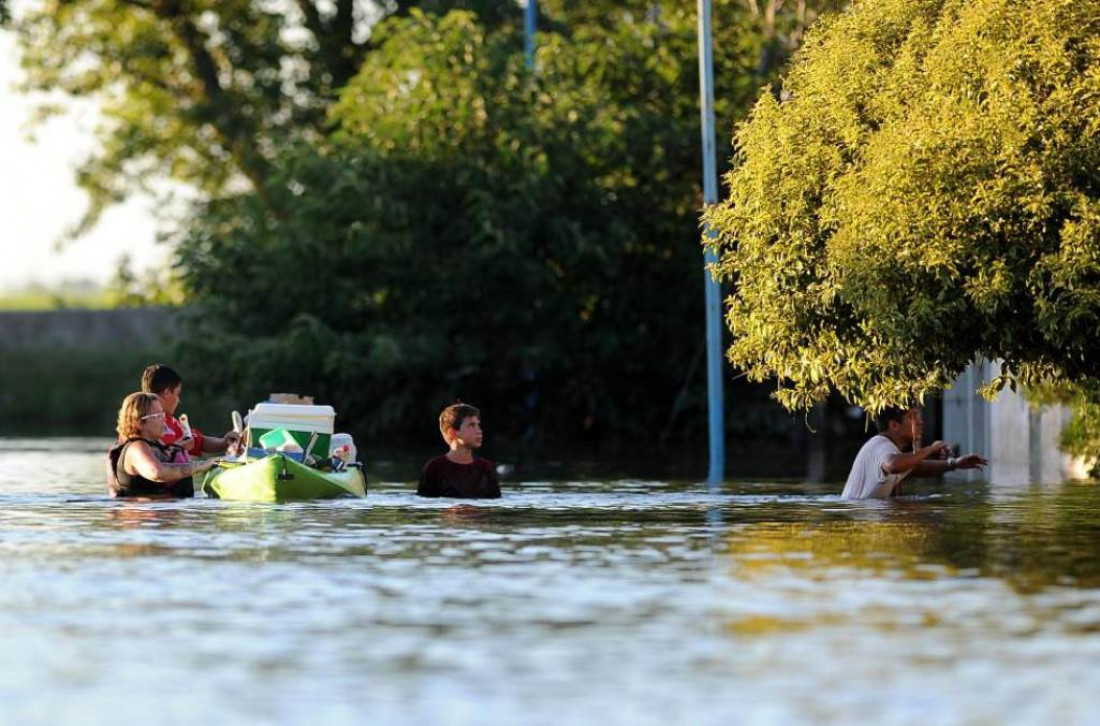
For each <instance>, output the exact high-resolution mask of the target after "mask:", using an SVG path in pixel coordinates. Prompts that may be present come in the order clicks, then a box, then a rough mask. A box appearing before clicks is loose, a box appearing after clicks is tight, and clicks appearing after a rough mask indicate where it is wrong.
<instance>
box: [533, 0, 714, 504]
mask: <svg viewBox="0 0 1100 726" xmlns="http://www.w3.org/2000/svg"><path fill="white" fill-rule="evenodd" d="M528 2H533V0H528ZM710 10H711V0H699V111H700V115H701V117H702V126H703V204H704V205H705V206H710V205H711V204H715V203H716V202H717V201H718V171H717V168H716V163H715V148H716V143H715V140H714V51H713V50H712V47H711V32H710V26H711V23H710ZM703 234H705V235H706V236H707V237H708V238H710V237H713V236H714V230H712V229H710V227H709V226H708V227H707V228H706V230H704V232H703ZM705 261H706V263H707V265H711V264H713V263H715V262H717V261H718V258H717V257H716V256H715V254H714V253H713V252H711V251H710V250H707V252H706V255H705ZM703 275H704V277H705V278H706V280H705V284H706V311H707V411H708V431H709V434H710V471H709V473H708V475H707V484H708V485H709V486H710V488H711V489H712V490H713V489H717V488H718V485H720V484H721V483H722V481H723V480H724V479H725V477H726V438H725V423H724V421H723V419H724V416H723V408H722V399H723V394H722V290H721V287H720V286H719V284H718V282H717V281H715V280H714V278H713V277H711V275H710V272H708V271H706V270H704V272H703Z"/></svg>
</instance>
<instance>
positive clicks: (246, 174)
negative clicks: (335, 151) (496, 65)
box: [0, 0, 521, 236]
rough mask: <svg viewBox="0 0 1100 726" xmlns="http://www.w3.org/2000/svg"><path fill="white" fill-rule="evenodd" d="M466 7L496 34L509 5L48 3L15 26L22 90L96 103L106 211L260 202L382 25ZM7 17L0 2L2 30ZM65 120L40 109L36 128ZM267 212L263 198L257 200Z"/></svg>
mask: <svg viewBox="0 0 1100 726" xmlns="http://www.w3.org/2000/svg"><path fill="white" fill-rule="evenodd" d="M419 5H424V6H425V7H427V8H429V9H433V10H436V11H440V12H441V11H444V10H445V9H446V7H445V6H450V5H463V6H470V7H472V8H474V9H476V10H478V11H480V12H482V14H484V15H485V17H486V18H487V19H489V20H491V21H492V22H494V23H498V24H499V23H505V22H509V21H510V20H511V19H513V18H514V17H516V16H518V15H519V13H520V12H521V11H520V9H519V8H518V7H517V6H516V5H515V3H513V2H509V0H456V1H455V2H449V3H444V2H441V1H440V0H424V1H423V2H418V1H417V0H401V1H400V2H394V3H384V2H373V1H372V0H330V1H326V0H285V1H284V2H269V1H267V0H43V2H41V3H36V4H35V5H33V6H30V7H28V9H27V10H26V11H25V12H23V13H22V14H21V15H20V16H19V17H18V18H17V19H16V20H15V22H14V23H13V26H14V28H15V30H16V32H17V33H18V37H19V42H20V48H21V51H22V56H21V58H22V64H23V67H24V70H25V71H26V73H27V82H26V87H27V89H34V90H42V91H51V92H61V93H63V94H67V95H69V96H73V97H91V98H95V99H96V100H97V101H99V103H100V105H101V109H102V119H103V121H102V123H101V126H100V128H99V129H98V130H97V136H98V138H99V141H100V144H99V147H98V149H97V151H96V152H95V153H93V154H92V155H91V156H90V157H89V158H88V159H87V160H86V161H85V162H84V163H83V164H82V166H81V167H80V169H79V171H78V174H77V180H78V182H79V183H80V185H81V186H82V187H83V188H84V189H85V190H87V191H88V193H89V195H90V199H91V204H90V207H89V209H88V212H87V214H86V216H85V217H84V219H83V220H82V222H81V223H80V224H79V225H77V226H76V228H75V229H74V230H73V234H74V236H75V235H79V234H80V233H82V232H84V231H86V230H87V229H88V228H89V227H90V226H91V225H93V224H94V223H95V222H96V220H97V219H98V218H99V215H100V214H101V213H102V211H103V210H104V209H105V208H106V207H108V206H110V205H111V204H113V203H115V202H118V201H119V200H121V199H122V198H124V197H125V196H126V195H127V194H128V193H130V192H131V191H134V190H136V189H145V190H148V189H149V183H150V181H152V180H158V179H164V178H171V179H175V180H177V181H182V182H184V183H186V184H188V185H191V186H193V187H194V188H196V189H197V190H198V192H199V194H200V195H201V196H202V197H204V198H209V197H210V196H215V195H218V194H223V193H225V192H227V191H231V190H233V189H240V188H248V189H250V190H252V191H253V192H259V193H264V191H265V190H266V187H267V185H266V183H265V182H266V178H267V176H268V174H269V173H270V172H271V168H270V167H271V163H272V159H273V158H274V155H275V152H276V149H277V148H279V146H280V145H281V144H283V143H285V141H286V139H287V138H294V137H306V138H316V137H317V136H318V135H319V134H321V133H323V130H324V118H325V110H326V109H327V107H328V105H329V104H330V103H331V102H332V100H333V99H334V98H335V96H336V93H337V91H338V90H339V89H340V88H342V87H343V86H344V85H345V84H346V83H347V81H348V80H349V79H350V78H351V77H352V76H353V75H354V74H355V73H356V72H357V71H358V70H359V66H360V64H361V63H362V61H363V58H364V57H366V55H367V54H369V53H370V51H371V50H372V49H373V48H374V47H375V43H374V42H373V40H372V38H371V28H372V27H373V26H374V25H375V24H376V23H377V22H378V21H379V20H380V19H381V18H382V17H384V16H385V15H386V14H387V13H391V12H392V13H396V14H399V15H401V14H406V13H407V12H409V10H410V9H413V8H416V7H417V6H419ZM5 8H6V5H5V4H3V0H0V17H2V13H3V11H4V9H5ZM62 110H63V106H61V105H51V106H44V107H43V108H42V109H41V110H40V113H41V116H42V117H47V116H49V115H51V114H54V113H59V112H61V111H62ZM263 201H264V202H265V203H266V204H267V205H268V207H269V209H270V210H271V211H273V212H276V213H279V212H282V211H285V210H278V209H275V208H274V207H273V206H272V202H273V200H272V199H270V198H267V199H264V200H263Z"/></svg>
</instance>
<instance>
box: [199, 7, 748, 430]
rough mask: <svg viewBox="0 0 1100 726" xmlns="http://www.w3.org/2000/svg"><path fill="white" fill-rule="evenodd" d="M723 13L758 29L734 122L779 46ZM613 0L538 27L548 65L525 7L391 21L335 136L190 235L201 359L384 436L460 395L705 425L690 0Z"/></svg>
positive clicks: (575, 421)
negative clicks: (670, 3)
mask: <svg viewBox="0 0 1100 726" xmlns="http://www.w3.org/2000/svg"><path fill="white" fill-rule="evenodd" d="M716 13H717V19H718V22H719V23H721V26H722V27H726V28H739V29H740V30H744V31H746V32H737V33H735V34H734V37H736V38H737V39H738V42H737V43H736V44H731V45H728V46H725V47H724V48H722V50H721V52H719V53H718V54H717V57H716V64H717V65H718V67H719V69H721V70H720V72H719V74H718V78H719V80H720V85H719V91H720V95H719V97H720V98H721V99H722V100H721V103H720V104H719V106H718V113H719V116H720V117H721V118H724V119H727V120H729V121H732V119H733V118H734V117H735V116H736V115H737V113H738V112H739V109H741V108H745V107H746V106H747V102H748V101H749V100H750V99H751V98H752V97H753V95H754V94H755V92H756V81H757V80H758V79H757V77H756V75H755V68H756V66H757V61H758V59H759V56H760V52H761V46H762V44H763V42H764V41H763V35H762V34H761V33H758V32H747V31H748V30H750V29H753V28H756V27H757V26H756V23H757V22H758V21H757V20H756V19H754V18H753V17H752V15H751V13H750V12H749V11H748V10H747V9H746V6H745V5H743V4H741V3H735V2H723V3H719V4H718V8H717V9H716ZM610 17H611V18H612V19H608V16H605V17H603V18H602V19H601V21H600V22H598V23H591V24H585V23H579V22H578V23H575V22H570V19H569V18H566V19H564V20H563V22H562V25H563V26H567V27H568V28H569V32H568V34H566V33H561V32H556V31H554V30H551V31H549V32H546V33H544V34H543V35H541V36H540V42H539V51H538V59H537V65H538V74H537V75H536V76H534V77H532V76H531V75H530V74H529V73H528V72H527V71H526V68H525V66H524V61H523V57H522V50H521V49H522V43H521V38H520V36H519V35H518V34H517V33H516V31H515V28H514V27H512V26H510V25H501V26H498V27H495V28H492V27H486V26H485V25H483V24H482V23H480V22H479V21H478V19H477V18H476V17H475V16H473V15H471V14H468V13H460V12H451V13H449V14H447V15H445V16H442V17H435V16H431V15H428V14H424V13H419V12H410V13H407V14H405V15H404V16H403V17H400V18H394V19H392V20H390V21H387V22H386V23H384V24H383V25H382V26H380V27H379V28H376V29H375V32H374V34H373V36H372V39H373V40H374V42H376V43H377V45H376V47H375V49H374V50H373V51H372V52H371V53H370V54H369V55H368V56H367V58H366V60H365V62H364V65H363V67H362V69H361V70H360V72H359V74H358V75H357V76H356V77H355V79H354V80H352V81H351V82H350V83H349V84H348V86H347V88H346V89H345V90H344V92H343V93H342V94H341V97H340V100H339V102H338V103H337V104H336V105H335V106H334V107H333V108H332V110H331V112H330V116H329V119H330V122H331V124H332V127H333V132H332V134H331V136H330V137H329V138H328V139H327V140H326V141H325V142H323V143H298V144H296V145H294V146H293V147H285V148H283V149H282V150H281V151H280V155H279V156H278V157H277V159H276V160H275V161H274V163H273V164H272V169H273V171H272V174H271V175H270V177H269V178H268V181H267V185H266V187H265V189H264V190H263V195H251V194H246V195H240V196H237V197H226V198H223V199H219V200H214V201H212V202H210V203H209V204H207V205H205V206H203V207H202V208H201V209H200V210H199V213H198V214H197V215H196V217H195V219H194V220H193V223H192V224H191V225H190V226H189V227H188V228H187V229H186V230H185V233H184V235H183V236H182V238H181V239H180V240H179V246H178V250H179V257H178V263H179V267H180V269H181V271H182V272H183V275H184V282H185V284H186V286H187V289H188V292H189V294H190V295H191V297H192V299H193V300H194V301H195V302H197V303H198V304H199V305H200V306H201V309H202V311H203V312H202V314H201V316H200V317H198V318H197V319H195V320H194V321H193V326H194V327H193V331H194V333H193V335H191V336H190V339H189V342H188V346H187V348H186V349H185V350H184V351H183V353H184V354H186V355H187V356H188V361H189V362H190V364H191V365H192V366H203V367H204V370H205V371H206V373H205V374H203V375H201V376H200V377H202V378H205V379H207V380H215V379H217V380H219V381H221V382H222V384H223V385H225V386H226V387H228V388H230V389H232V390H237V391H242V392H245V391H246V392H249V393H250V394H251V395H264V394H266V393H267V392H268V391H270V390H276V389H289V390H298V391H300V392H303V393H313V394H315V395H317V396H318V397H319V398H320V399H322V400H325V401H329V402H333V403H337V404H338V408H339V409H340V410H341V412H343V413H344V414H345V415H346V416H347V417H348V419H349V420H351V421H359V422H362V424H363V427H364V428H365V429H367V430H369V431H371V432H374V433H379V432H385V433H387V434H389V435H401V434H406V433H409V432H412V431H421V432H423V431H428V432H431V431H433V430H434V424H433V423H432V422H433V421H434V418H435V416H436V414H437V413H438V410H439V409H440V408H441V407H442V406H443V405H445V404H447V403H450V402H452V401H453V400H454V399H455V398H456V397H462V398H465V399H467V400H472V401H475V402H477V403H478V404H479V405H481V406H482V407H483V408H484V409H485V411H486V415H487V417H488V418H487V421H491V422H492V426H493V428H494V430H495V431H497V432H504V433H509V434H513V435H515V436H517V437H519V436H524V435H531V434H532V432H533V429H532V428H531V427H532V426H533V425H534V423H535V422H536V421H537V422H538V423H539V425H540V426H541V427H542V433H544V434H547V435H549V436H551V437H552V438H554V439H556V440H558V441H561V440H563V439H568V438H571V437H576V436H581V435H586V436H590V435H594V434H597V433H615V434H620V435H630V436H633V437H637V438H640V439H641V440H643V441H647V442H648V441H656V440H659V439H661V438H663V437H668V436H675V435H680V436H690V435H693V434H695V433H698V431H697V429H696V428H695V427H697V426H698V423H697V422H699V421H701V420H702V417H701V416H697V415H692V416H690V417H689V416H685V415H684V414H685V412H696V413H697V412H698V411H699V410H700V408H701V403H702V395H701V394H702V390H701V386H700V383H701V382H702V376H701V372H700V370H699V369H700V367H699V366H698V365H697V362H698V358H699V353H700V350H701V346H702V324H701V319H702V311H701V303H702V275H701V274H700V272H701V271H700V265H699V262H700V258H699V251H698V247H697V246H695V245H694V244H692V240H695V239H697V235H698V227H697V216H696V215H697V209H698V200H699V198H700V191H699V179H700V168H699V167H700V155H699V151H698V138H699V131H698V123H699V121H698V108H697V100H696V99H697V94H698V85H697V84H698V77H697V70H696V69H697V65H696V63H697V61H696V56H695V18H694V8H693V7H690V6H688V5H687V4H683V5H677V6H676V8H675V10H672V11H668V12H666V13H663V14H662V15H661V17H660V21H659V22H656V21H654V20H653V19H651V18H649V17H647V16H646V15H645V14H644V13H638V14H636V15H635V14H631V13H625V12H624V13H621V14H615V15H613V16H610ZM261 196H267V197H269V198H272V199H275V200H276V202H277V205H278V206H279V207H280V208H283V209H286V210H288V213H287V214H283V215H271V214H268V213H267V212H266V209H265V206H264V204H263V203H262V201H261V198H260V197H261ZM431 435H434V434H431Z"/></svg>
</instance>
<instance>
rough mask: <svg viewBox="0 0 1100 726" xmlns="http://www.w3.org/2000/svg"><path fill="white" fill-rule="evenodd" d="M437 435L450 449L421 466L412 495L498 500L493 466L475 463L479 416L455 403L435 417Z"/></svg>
mask: <svg viewBox="0 0 1100 726" xmlns="http://www.w3.org/2000/svg"><path fill="white" fill-rule="evenodd" d="M439 433H441V434H443V440H444V441H446V442H447V446H449V447H450V448H451V450H450V451H449V452H447V453H446V454H444V455H443V456H437V457H436V458H434V459H432V460H431V461H429V462H428V463H427V464H425V465H424V469H423V470H422V471H421V472H420V484H419V486H417V488H416V493H417V494H418V495H420V496H422V497H454V498H456V499H499V498H500V482H499V481H498V480H497V471H496V464H494V463H493V462H491V461H489V460H488V459H478V458H477V457H475V456H474V451H475V450H476V449H480V448H481V412H480V411H478V410H477V409H476V408H474V407H473V406H468V405H466V404H465V403H456V404H454V405H453V406H448V407H447V408H445V409H443V413H441V414H439Z"/></svg>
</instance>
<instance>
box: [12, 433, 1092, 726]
mask: <svg viewBox="0 0 1100 726" xmlns="http://www.w3.org/2000/svg"><path fill="white" fill-rule="evenodd" d="M103 444H104V442H99V441H87V440H68V441H50V442H41V441H37V442H27V441H14V440H7V441H0V581H2V582H3V583H4V587H3V588H2V589H0V653H3V654H4V662H3V666H0V721H2V722H3V723H13V724H14V723H19V724H57V723H80V724H89V723H91V724H95V723H112V724H113V723H118V722H123V723H126V722H137V721H139V720H145V721H151V722H155V723H169V724H173V723H179V724H195V723H203V724H222V723H224V724H230V723H233V724H268V723H275V724H292V723H325V724H343V723H348V724H351V723H355V724H360V723H366V722H370V723H383V724H420V723H423V724H502V725H504V724H506V725H509V726H512V725H515V724H597V723H598V724H629V725H631V726H633V725H636V724H660V725H661V726H665V725H667V724H723V725H726V724H737V723H752V724H755V723H765V724H771V723H775V724H787V723H797V722H813V723H851V722H855V721H860V722H891V723H894V722H898V723H921V724H925V723H1021V724H1023V723H1028V724H1030V723H1048V722H1054V721H1057V722H1060V723H1091V722H1092V721H1093V720H1094V716H1093V714H1094V712H1095V711H1096V708H1097V707H1098V706H1100V695H1097V694H1100V669H1097V668H1096V667H1095V664H1096V663H1097V660H1098V657H1100V547H1098V542H1100V537H1098V535H1100V487H1094V486H1088V485H1074V486H1065V487H1061V488H1053V489H1033V490H1028V489H1024V490H1015V491H1011V490H1010V491H1001V490H996V491H989V490H987V489H985V488H984V487H982V486H978V485H961V486H956V487H948V486H939V487H936V486H930V487H926V488H924V489H921V490H920V494H919V495H917V496H914V497H911V498H908V499H905V500H900V501H895V502H871V503H850V502H845V501H842V500H840V499H839V498H837V497H836V496H835V491H836V490H838V489H839V487H832V488H830V487H818V486H810V485H802V484H797V483H794V484H735V485H730V486H728V487H727V488H726V489H725V491H724V492H723V493H721V494H714V495H712V494H708V493H707V492H706V490H705V487H703V486H701V485H696V484H688V483H665V482H636V481H616V482H593V481H586V482H584V481H576V482H524V483H520V484H515V483H513V484H511V485H509V486H508V487H507V488H506V491H505V498H504V499H502V500H499V501H489V502H479V503H472V504H471V503H467V504H458V505H456V504H454V503H449V502H444V501H430V500H426V501H421V500H418V499H417V498H416V497H414V496H413V495H412V493H411V492H412V489H413V487H412V486H411V485H408V484H402V483H381V484H378V485H376V486H375V487H374V488H373V490H372V491H371V494H370V496H369V498H368V499H367V500H366V501H338V502H318V503H303V504H290V505H247V504H234V503H231V502H221V501H216V500H204V499H197V500H192V501H183V502H148V503H127V502H120V501H112V500H109V499H106V498H105V497H104V496H103V484H102V465H103V463H102V451H103V448H104V446H103Z"/></svg>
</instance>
